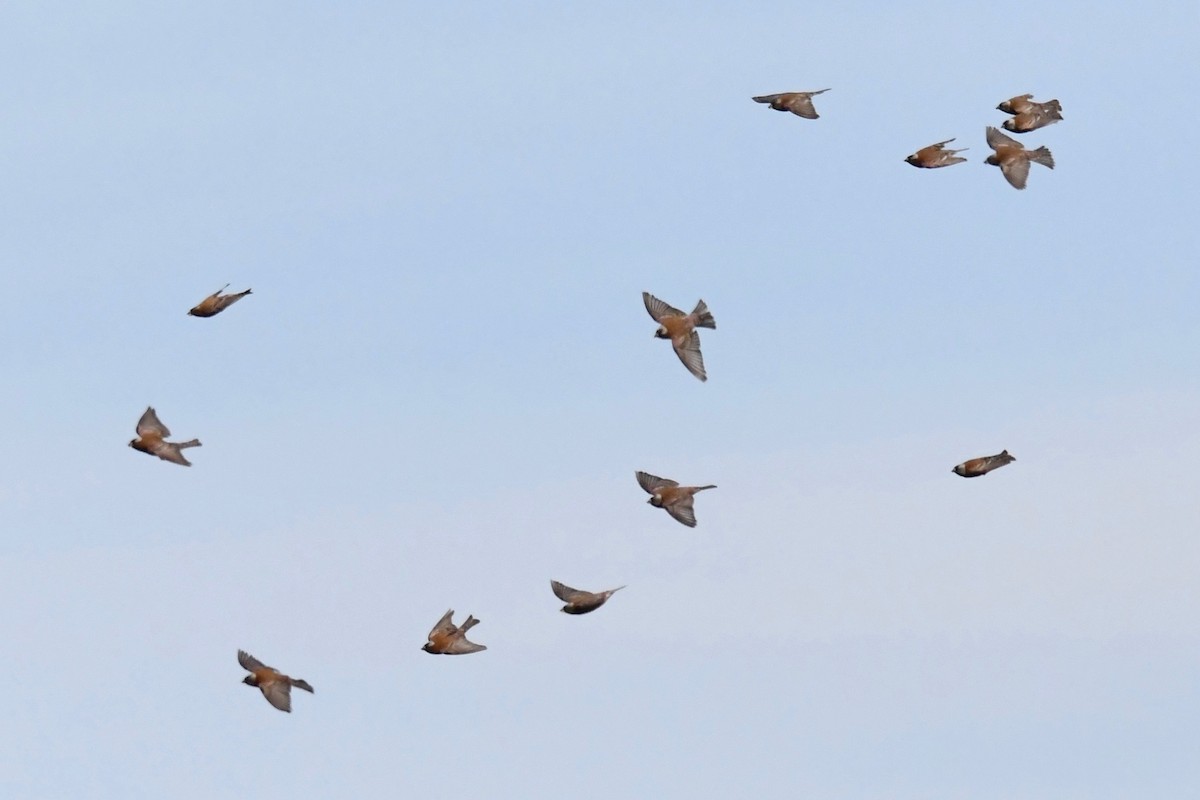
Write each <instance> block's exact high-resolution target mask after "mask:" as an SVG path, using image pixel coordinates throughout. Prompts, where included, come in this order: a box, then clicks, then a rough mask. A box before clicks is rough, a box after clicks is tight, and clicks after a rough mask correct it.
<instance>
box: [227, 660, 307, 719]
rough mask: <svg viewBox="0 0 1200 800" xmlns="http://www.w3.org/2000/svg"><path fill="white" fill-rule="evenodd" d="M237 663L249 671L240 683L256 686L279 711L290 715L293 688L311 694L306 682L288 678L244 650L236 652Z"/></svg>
mask: <svg viewBox="0 0 1200 800" xmlns="http://www.w3.org/2000/svg"><path fill="white" fill-rule="evenodd" d="M238 663H239V664H241V665H242V667H243V668H244V669H247V670H249V671H250V674H249V675H247V676H246V677H244V678H242V683H244V684H246V685H248V686H257V687H258V688H259V689H260V690H261V691H262V693H263V697H265V698H267V702H268V703H270V704H271V705H273V706H275V707H276V708H278V709H279V710H280V711H286V712H288V713H289V714H290V713H292V687H293V686H295V687H296V688H297V689H303V690H304V691H306V692H308V693H310V694H313V688H312V687H311V686H309V685H308V681H302V680H300V679H299V678H291V677H288V676H287V675H284V674H283V673H282V672H280V671H279V670H277V669H274V668H273V667H268V666H267V665H266V664H264V663H262V662H261V661H259V660H258V659H257V658H255V657H254V656H252V655H250V654H249V653H247V652H246V651H245V650H238Z"/></svg>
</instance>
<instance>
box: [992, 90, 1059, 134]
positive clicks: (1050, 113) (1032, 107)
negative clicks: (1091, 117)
mask: <svg viewBox="0 0 1200 800" xmlns="http://www.w3.org/2000/svg"><path fill="white" fill-rule="evenodd" d="M996 108H998V109H999V110H1001V111H1003V112H1004V113H1005V114H1012V115H1013V118H1012V119H1006V120H1004V125H1003V127H1004V129H1005V130H1006V131H1011V132H1012V133H1028V132H1029V131H1035V130H1037V129H1038V128H1044V127H1046V126H1047V125H1053V124H1054V123H1056V122H1059V121H1061V120H1062V118H1063V116H1062V103H1060V102H1058V101H1057V100H1047V101H1046V102H1044V103H1039V102H1036V101H1035V100H1034V99H1033V95H1031V94H1022V95H1018V96H1017V97H1013V98H1010V99H1008V100H1005V101H1004V102H1003V103H1001V104H1000V105H998V106H996Z"/></svg>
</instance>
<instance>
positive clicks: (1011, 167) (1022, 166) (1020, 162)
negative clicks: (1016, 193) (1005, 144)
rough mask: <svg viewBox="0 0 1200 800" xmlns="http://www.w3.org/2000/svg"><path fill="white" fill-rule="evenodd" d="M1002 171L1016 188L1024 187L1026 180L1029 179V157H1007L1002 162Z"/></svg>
mask: <svg viewBox="0 0 1200 800" xmlns="http://www.w3.org/2000/svg"><path fill="white" fill-rule="evenodd" d="M1000 171H1001V172H1003V173H1004V178H1005V180H1007V181H1008V182H1009V183H1011V184H1012V186H1013V188H1014V189H1024V188H1025V181H1027V180H1028V179H1029V159H1028V158H1026V157H1025V156H1024V155H1021V156H1019V157H1017V158H1008V159H1005V160H1004V161H1002V162H1000Z"/></svg>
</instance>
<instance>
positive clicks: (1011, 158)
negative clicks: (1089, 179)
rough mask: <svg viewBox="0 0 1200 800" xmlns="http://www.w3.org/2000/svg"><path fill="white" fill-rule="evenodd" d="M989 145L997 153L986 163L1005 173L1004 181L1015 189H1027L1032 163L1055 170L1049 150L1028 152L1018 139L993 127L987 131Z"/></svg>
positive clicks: (988, 158)
mask: <svg viewBox="0 0 1200 800" xmlns="http://www.w3.org/2000/svg"><path fill="white" fill-rule="evenodd" d="M987 143H988V146H990V147H991V148H992V149H993V150H995V151H996V152H994V153H992V154H991V155H990V156H988V157H987V160H986V161H985V162H984V163H987V164H991V165H992V166H994V167H999V168H1000V171H1001V172H1002V173H1004V179H1005V180H1007V181H1008V182H1009V183H1010V184H1012V186H1013V188H1014V189H1024V188H1025V181H1026V180H1027V179H1028V178H1029V163H1030V162H1031V161H1032V162H1034V163H1036V164H1041V165H1042V166H1043V167H1049V168H1050V169H1054V156H1052V155H1050V150H1049V148H1046V147H1039V148H1038V149H1037V150H1026V149H1025V148H1024V147H1023V146H1022V145H1021V143H1020V142H1018V141H1017V140H1016V139H1013V138H1012V137H1010V136H1005V135H1004V134H1003V133H1001V132H1000V131H998V130H996V129H995V128H992V127H989V128H988V129H987Z"/></svg>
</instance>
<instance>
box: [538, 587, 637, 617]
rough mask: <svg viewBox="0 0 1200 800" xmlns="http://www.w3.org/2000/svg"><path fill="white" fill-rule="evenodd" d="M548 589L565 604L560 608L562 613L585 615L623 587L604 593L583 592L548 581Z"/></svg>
mask: <svg viewBox="0 0 1200 800" xmlns="http://www.w3.org/2000/svg"><path fill="white" fill-rule="evenodd" d="M550 588H551V589H553V590H554V594H555V595H557V597H558V599H559V600H562V601H563V602H564V603H566V605H565V606H563V607H562V610H563V613H566V614H587V613H589V612H591V611H595V610H596V609H597V608H599V607H600V606H602V605H604V604H605V603H606V602H607V601H608V598H610V597H612V596H613V593H614V592H619V591H620V590H622V589H624V588H625V587H624V586H618V587H617V588H616V589H609V590H607V591H604V592H585V591H583V590H582V589H572V588H571V587H570V586H567V585H566V584H565V583H559V582H558V581H550Z"/></svg>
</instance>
